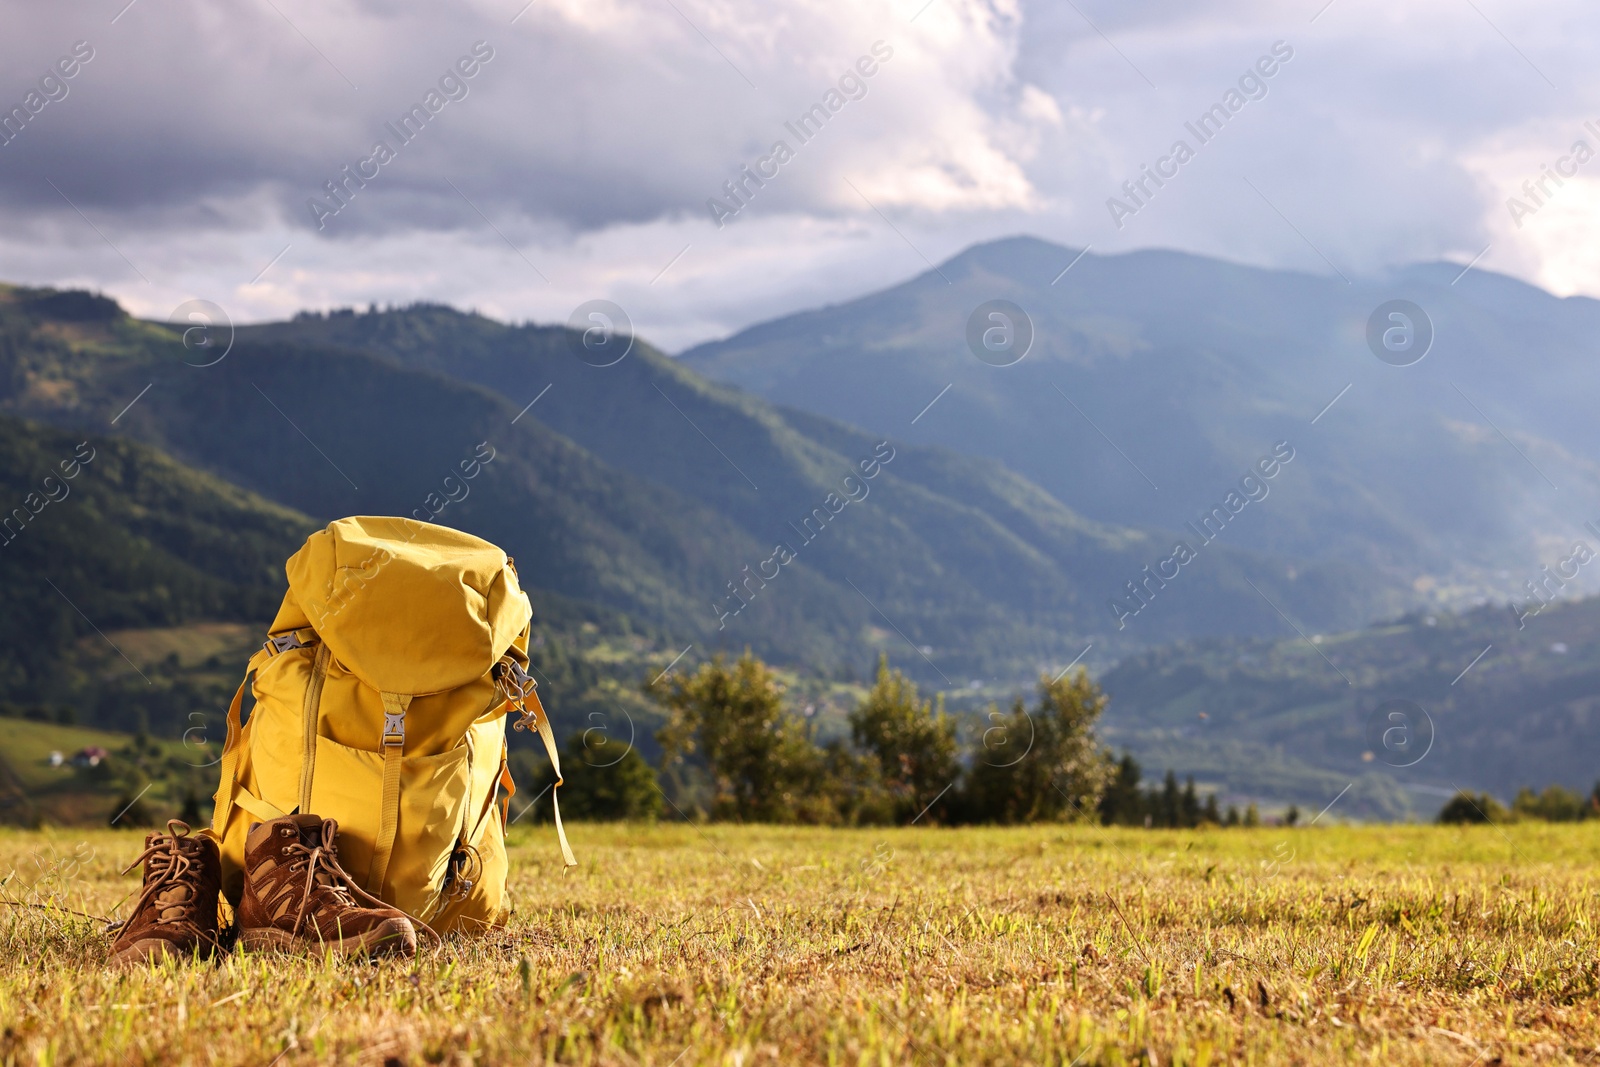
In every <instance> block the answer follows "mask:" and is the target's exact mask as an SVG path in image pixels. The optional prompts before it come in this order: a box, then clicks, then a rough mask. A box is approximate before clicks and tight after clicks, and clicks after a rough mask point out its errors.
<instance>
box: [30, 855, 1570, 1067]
mask: <svg viewBox="0 0 1600 1067" xmlns="http://www.w3.org/2000/svg"><path fill="white" fill-rule="evenodd" d="M572 838H573V844H574V847H575V848H576V849H577V850H578V853H579V860H580V863H581V866H580V867H578V868H577V869H575V870H574V871H572V872H570V873H568V874H566V875H565V876H563V875H562V873H561V871H560V863H559V858H558V856H557V853H556V850H555V842H554V840H553V835H552V833H551V831H549V830H548V829H545V828H529V829H523V828H518V829H517V830H516V831H515V837H514V845H515V848H514V869H513V876H512V877H513V886H512V889H513V891H514V894H515V898H516V902H517V912H516V916H515V918H514V919H513V921H512V923H511V925H510V926H509V928H507V929H506V930H505V931H503V932H501V933H498V934H496V935H494V936H490V937H487V938H484V939H481V940H467V941H449V942H447V943H446V944H445V945H444V946H442V947H440V948H436V949H432V950H425V951H424V952H423V953H422V954H421V955H420V956H419V957H418V958H417V959H416V960H414V961H409V962H398V961H397V962H389V963H382V964H376V965H374V964H367V963H337V962H327V961H323V960H320V959H317V960H298V959H284V958H263V957H242V958H241V957H233V958H229V959H225V960H223V961H221V962H219V963H216V964H206V965H184V966H176V967H167V968H162V969H151V970H143V971H138V972H134V973H131V974H119V973H117V972H113V971H111V970H108V969H107V968H106V967H105V966H104V960H105V957H106V947H107V941H106V939H105V938H104V937H103V936H102V935H101V934H100V932H99V926H98V925H97V924H95V923H92V922H90V921H87V920H82V919H77V918H75V917H73V916H71V915H66V914H63V913H60V912H58V911H49V910H38V909H26V908H14V907H13V908H0V913H4V914H0V923H3V934H0V1061H3V1062H4V1063H7V1064H11V1063H18V1064H22V1063H27V1064H32V1063H40V1064H49V1063H75V1062H112V1063H124V1062H131V1063H160V1064H177V1063H227V1064H236V1063H254V1064H268V1063H272V1062H276V1063H278V1064H293V1063H311V1062H323V1061H340V1062H354V1063H374V1064H387V1063H404V1064H420V1063H482V1064H488V1063H495V1064H497V1063H528V1062H561V1063H607V1064H612V1063H614V1064H654V1065H659V1067H666V1065H669V1064H677V1065H688V1064H740V1065H754V1064H762V1063H782V1064H790V1063H828V1064H883V1063H915V1064H926V1065H933V1064H946V1063H1014V1064H1082V1065H1089V1064H1132V1063H1154V1064H1163V1065H1166V1064H1189V1065H1199V1064H1206V1063H1211V1064H1221V1063H1245V1064H1266V1063H1304V1064H1328V1063H1372V1064H1461V1065H1467V1064H1525V1063H1526V1064H1532V1063H1539V1064H1548V1063H1594V1062H1597V1061H1600V1005H1597V999H1596V998H1597V991H1600V941H1597V936H1596V922H1597V921H1600V901H1597V893H1600V879H1597V877H1596V875H1597V860H1600V825H1596V824H1594V823H1584V824H1576V825H1564V826H1555V825H1548V824H1518V825H1513V826H1507V827H1503V828H1497V827H1476V828H1462V829H1455V828H1435V827H1388V828H1386V827H1317V828H1311V829H1300V830H1284V829H1272V828H1267V829H1260V830H1229V831H1210V832H1207V831H1191V832H1162V831H1142V830H1102V829H1099V828H1096V827H1034V828H1028V829H1017V830H983V829H964V830H941V829H919V828H913V829H895V830H861V831H838V830H812V829H780V828H763V827H729V826H713V827H705V828H699V827H694V826H687V825H683V824H672V825H660V826H653V827H643V826H575V827H572ZM138 844H139V838H137V837H136V836H135V835H133V834H126V833H121V834H119V833H116V832H112V831H93V832H90V833H87V834H84V833H81V832H71V831H55V832H40V833H28V832H20V831H12V832H5V833H0V871H5V870H12V869H13V868H15V872H16V873H15V874H14V875H13V877H12V880H11V881H10V882H9V883H8V884H7V885H6V886H5V887H4V889H0V893H4V894H6V895H9V896H11V898H12V899H14V900H17V899H25V896H24V895H25V894H26V893H27V892H28V886H27V884H25V883H28V882H30V881H31V880H36V879H37V878H38V875H39V872H40V870H41V869H43V870H49V869H50V868H49V864H50V863H51V862H54V863H56V864H57V867H56V868H55V869H54V876H53V877H52V878H50V879H48V880H46V881H45V882H43V883H41V884H40V885H38V886H37V887H36V892H37V893H38V894H40V895H52V896H53V898H54V899H55V900H57V901H58V902H60V903H63V904H64V905H65V906H67V907H70V908H74V909H79V910H82V911H87V912H93V913H97V914H101V915H108V914H111V913H112V912H113V911H114V909H116V908H117V907H118V904H119V902H120V901H126V900H127V899H128V897H129V894H130V893H131V892H132V891H133V890H135V889H136V882H135V880H134V876H132V875H129V876H127V877H121V876H119V875H118V874H117V871H118V869H119V868H120V867H121V866H122V865H123V864H125V863H126V862H127V861H128V860H130V859H131V858H132V857H133V856H134V855H135V854H136V852H137V849H138ZM41 864H44V866H43V867H42V868H41Z"/></svg>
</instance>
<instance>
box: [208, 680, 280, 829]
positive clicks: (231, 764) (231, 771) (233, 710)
mask: <svg viewBox="0 0 1600 1067" xmlns="http://www.w3.org/2000/svg"><path fill="white" fill-rule="evenodd" d="M266 661H267V653H266V652H265V651H264V650H263V651H261V652H257V653H256V654H255V655H253V656H251V657H250V662H249V664H248V665H246V667H245V669H244V679H243V680H242V681H240V682H239V688H238V690H237V691H236V692H235V693H234V694H233V703H232V704H230V705H228V734H227V739H226V740H225V741H223V743H222V773H221V775H220V779H219V781H218V782H217V792H216V794H215V795H214V796H213V797H212V801H213V802H214V804H215V807H214V808H213V809H212V810H213V814H212V816H211V825H212V828H213V829H214V830H215V831H216V832H217V833H218V834H222V833H225V832H226V831H227V829H228V816H229V815H231V814H233V802H234V796H235V794H236V793H237V792H238V786H239V735H240V732H241V730H242V729H243V728H242V727H241V726H240V725H239V713H240V710H241V709H242V708H243V707H244V687H245V686H247V685H249V684H250V676H251V675H252V674H254V673H255V672H256V671H257V670H259V669H260V668H261V665H262V664H263V663H265V662H266Z"/></svg>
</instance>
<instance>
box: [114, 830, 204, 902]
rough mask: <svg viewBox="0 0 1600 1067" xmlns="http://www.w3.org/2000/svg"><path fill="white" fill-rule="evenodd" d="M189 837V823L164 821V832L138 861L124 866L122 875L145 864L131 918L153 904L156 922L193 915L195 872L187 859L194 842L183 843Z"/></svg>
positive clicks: (196, 896) (154, 839) (151, 843)
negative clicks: (141, 890)
mask: <svg viewBox="0 0 1600 1067" xmlns="http://www.w3.org/2000/svg"><path fill="white" fill-rule="evenodd" d="M188 836H189V824H188V823H185V822H180V821H179V820H177V819H169V820H167V832H166V833H165V834H158V835H157V836H156V837H154V838H153V839H152V840H151V842H150V844H149V845H148V846H147V847H146V848H145V850H144V852H143V853H142V854H141V855H140V856H139V858H138V859H136V860H134V861H133V862H132V863H130V864H128V866H127V867H126V868H124V869H123V871H122V873H123V874H127V873H128V872H129V871H131V870H133V869H134V868H135V867H138V866H139V865H140V864H142V863H148V866H147V867H145V873H144V891H143V892H142V893H140V894H139V899H138V901H137V902H135V904H134V905H133V911H132V912H131V914H132V915H135V916H137V915H139V914H141V913H142V912H143V911H144V909H145V906H146V905H148V904H151V903H152V902H153V903H154V904H155V921H156V922H157V923H181V922H185V921H187V920H189V919H191V918H193V916H194V907H195V902H196V900H197V898H198V894H197V893H196V892H195V885H194V883H195V882H196V881H198V877H197V875H198V872H197V871H196V869H195V864H194V861H193V860H192V859H191V858H190V855H189V854H190V852H191V851H192V848H190V847H188V846H189V845H192V844H195V843H197V842H184V839H185V838H187V837H188Z"/></svg>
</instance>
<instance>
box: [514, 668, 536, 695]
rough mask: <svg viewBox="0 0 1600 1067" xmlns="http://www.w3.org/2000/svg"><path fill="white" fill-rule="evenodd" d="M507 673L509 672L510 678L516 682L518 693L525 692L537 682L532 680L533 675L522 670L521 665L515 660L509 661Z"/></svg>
mask: <svg viewBox="0 0 1600 1067" xmlns="http://www.w3.org/2000/svg"><path fill="white" fill-rule="evenodd" d="M509 673H510V674H511V680H512V681H513V682H515V683H516V684H517V692H518V693H519V694H526V693H527V691H528V690H529V689H530V688H532V687H533V686H535V685H537V684H538V683H537V682H535V681H534V680H533V675H531V674H529V673H528V672H527V671H525V670H523V669H522V665H521V664H520V663H518V662H517V661H516V660H512V661H511V664H510V672H509Z"/></svg>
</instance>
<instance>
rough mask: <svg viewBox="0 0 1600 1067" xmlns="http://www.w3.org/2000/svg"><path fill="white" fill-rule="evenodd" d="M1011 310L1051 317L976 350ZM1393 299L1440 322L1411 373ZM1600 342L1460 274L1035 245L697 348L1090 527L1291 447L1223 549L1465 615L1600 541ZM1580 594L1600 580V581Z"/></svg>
mask: <svg viewBox="0 0 1600 1067" xmlns="http://www.w3.org/2000/svg"><path fill="white" fill-rule="evenodd" d="M997 299H999V300H1007V301H1010V302H1012V303H1013V304H1015V305H1017V306H1019V307H1020V308H1021V309H1022V311H1023V312H1024V313H1025V315H1026V317H1027V320H1028V321H1031V325H1032V334H1033V341H1032V345H1031V348H1030V349H1029V350H1028V351H1027V353H1026V355H1025V356H1023V357H1022V358H1021V359H1020V361H1018V362H1015V363H1014V364H1012V365H1009V366H994V365H991V363H989V362H984V361H981V360H979V359H978V358H976V357H975V356H974V354H973V352H972V351H971V350H969V346H968V344H967V340H966V334H967V329H968V319H969V316H970V315H971V314H972V313H974V312H975V311H976V310H977V309H978V308H979V306H980V305H982V304H984V303H985V302H987V301H992V300H997ZM1395 300H1407V301H1410V302H1412V303H1413V304H1414V305H1416V306H1417V307H1418V308H1420V315H1417V314H1415V313H1411V314H1412V317H1413V318H1416V319H1417V321H1416V322H1414V323H1412V327H1413V328H1414V330H1415V331H1416V334H1415V336H1414V338H1413V339H1414V340H1415V341H1416V342H1417V345H1418V348H1417V350H1415V351H1412V352H1410V353H1408V354H1407V356H1406V357H1405V359H1406V360H1410V359H1412V358H1413V357H1420V358H1417V360H1416V361H1415V362H1412V363H1411V364H1410V365H1408V366H1396V365H1394V363H1395V362H1397V361H1396V360H1394V359H1392V358H1391V359H1382V358H1379V356H1378V354H1377V353H1378V351H1379V349H1378V348H1373V347H1372V346H1371V344H1370V343H1369V339H1368V338H1369V332H1370V326H1369V324H1370V321H1371V320H1374V319H1375V318H1377V319H1380V320H1381V322H1380V323H1379V325H1380V326H1381V327H1382V328H1383V329H1387V328H1389V327H1390V326H1391V325H1393V324H1394V322H1396V321H1398V320H1390V319H1389V318H1388V317H1387V314H1388V313H1384V314H1381V315H1380V314H1379V312H1380V311H1381V309H1383V308H1384V307H1385V306H1386V305H1388V304H1390V302H1391V301H1395ZM1020 328H1021V327H1020V326H1019V329H1020ZM1597 330H1600V303H1597V302H1596V301H1594V300H1590V299H1588V298H1584V297H1571V298H1567V299H1560V298H1557V297H1554V296H1552V295H1551V294H1549V293H1546V292H1543V291H1541V290H1539V289H1536V288H1533V287H1531V286H1528V285H1526V284H1524V283H1522V282H1519V281H1516V280H1514V279H1511V278H1508V277H1505V276H1502V275H1496V274H1491V273H1488V272H1485V271H1482V270H1468V271H1463V270H1462V269H1461V268H1459V267H1456V266H1453V265H1450V264H1426V265H1418V266H1413V267H1409V268H1405V269H1401V270H1397V271H1394V272H1393V273H1391V274H1389V275H1386V276H1384V277H1380V278H1374V279H1356V280H1347V279H1343V278H1341V277H1328V276H1316V275H1310V274H1302V273H1296V272H1292V271H1281V270H1264V269H1258V268H1252V267H1244V266H1238V265H1234V264H1229V263H1223V262H1219V261H1217V260H1213V259H1206V258H1202V257H1197V256H1192V255H1186V254H1182V253H1177V252H1169V251H1141V252H1132V253H1127V254H1123V255H1098V254H1095V253H1093V252H1090V251H1088V250H1084V249H1071V248H1063V247H1060V246H1058V245H1053V244H1050V243H1047V242H1044V241H1039V240H1035V239H1032V238H1015V239H1009V240H1003V241H997V242H993V243H989V244H984V245H979V246H976V247H974V248H971V249H969V250H967V251H966V252H963V253H962V254H960V255H958V256H956V257H954V258H953V259H951V260H949V261H947V262H945V263H942V264H940V265H939V266H938V267H936V268H935V269H933V270H930V271H928V272H926V273H924V274H921V275H918V276H917V277H915V278H912V279H910V280H908V281H906V282H904V283H902V284H899V285H896V286H893V287H891V288H888V289H885V290H883V291H881V292H877V293H873V294H870V295H867V296H863V297H861V298H859V299H857V300H853V301H850V302H848V303H844V304H840V305H836V306H831V307H824V308H819V309H816V310H812V311H806V312H802V313H799V314H795V315H790V316H787V317H785V318H780V319H777V320H774V321H771V322H765V323H761V324H759V325H756V326H752V327H750V328H749V329H746V330H742V331H740V332H738V333H736V334H735V335H733V336H732V337H729V338H727V339H725V340H721V341H717V342H713V343H708V344H703V345H699V346H697V347H695V348H693V349H691V350H689V351H687V352H684V353H683V354H682V355H681V357H680V359H681V362H683V363H684V364H686V365H688V366H690V367H692V368H694V369H695V370H696V371H698V372H700V373H702V374H705V375H706V376H708V377H711V378H714V379H716V380H719V381H724V382H728V383H729V384H733V385H737V386H739V387H740V388H743V389H747V390H750V391H751V392H754V393H757V394H759V395H762V396H765V397H767V398H768V399H770V400H773V401H776V402H781V403H784V404H789V405H793V406H795V407H800V408H804V409H806V410H808V411H812V412H815V413H817V414H819V415H823V416H826V417H830V418H834V419H839V420H841V421H844V422H847V423H850V424H852V425H856V426H861V427H864V428H867V429H869V430H872V431H876V432H881V433H893V434H896V435H898V436H899V437H901V438H903V439H904V440H906V441H908V442H912V443H916V444H923V445H932V446H939V447H944V448H949V449H952V450H954V451H957V452H960V453H962V454H964V455H970V456H987V457H990V458H993V459H997V460H999V461H1001V462H1003V463H1004V464H1005V465H1006V466H1007V467H1008V468H1010V469H1011V470H1013V471H1016V472H1017V473H1018V474H1019V475H1021V476H1023V477H1026V478H1028V479H1029V480H1030V481H1032V482H1033V483H1034V484H1036V485H1038V486H1040V487H1041V488H1043V489H1044V490H1045V491H1047V492H1049V493H1050V494H1051V495H1053V496H1054V497H1056V498H1057V499H1059V500H1062V501H1065V502H1068V503H1070V505H1071V506H1072V508H1073V509H1074V510H1075V511H1077V512H1078V513H1079V514H1081V515H1083V516H1084V517H1085V518H1087V519H1089V520H1092V521H1098V522H1106V523H1115V524H1120V525H1128V526H1135V527H1138V528H1141V529H1165V530H1170V531H1174V532H1178V533H1183V532H1184V531H1186V530H1187V529H1188V528H1189V526H1188V524H1190V523H1197V522H1198V519H1199V518H1200V517H1201V516H1202V515H1203V514H1206V513H1208V512H1209V511H1210V510H1211V509H1212V508H1213V506H1214V505H1215V504H1216V503H1217V501H1218V500H1219V499H1220V498H1222V497H1223V496H1224V495H1225V494H1226V493H1227V492H1229V491H1230V490H1232V489H1233V488H1235V486H1236V484H1237V483H1238V481H1239V479H1240V476H1241V472H1244V471H1247V470H1248V469H1249V467H1250V465H1251V464H1252V463H1253V462H1254V461H1255V459H1256V458H1257V457H1258V456H1259V455H1260V454H1261V453H1263V452H1265V451H1267V450H1268V449H1269V448H1271V446H1272V445H1273V443H1274V442H1278V441H1287V442H1290V443H1291V444H1292V446H1293V448H1294V449H1295V451H1296V455H1297V459H1296V460H1295V463H1294V465H1293V467H1292V468H1291V469H1288V470H1286V471H1285V472H1284V474H1283V476H1282V477H1281V478H1279V479H1278V480H1277V482H1276V484H1274V485H1272V486H1271V487H1270V497H1269V498H1268V499H1266V500H1263V501H1262V502H1261V503H1260V504H1259V505H1256V504H1252V505H1251V507H1250V509H1249V510H1248V511H1247V512H1245V513H1243V514H1241V515H1240V516H1239V520H1238V521H1237V522H1235V523H1232V524H1230V525H1229V527H1228V529H1227V531H1226V533H1225V534H1224V535H1223V537H1222V538H1221V540H1222V542H1223V543H1226V544H1230V545H1233V546H1236V547H1240V548H1248V549H1251V550H1254V551H1258V552H1265V553H1271V554H1275V555H1277V556H1279V557H1280V558H1281V559H1282V560H1283V561H1284V563H1283V566H1285V567H1288V568H1292V569H1294V570H1295V571H1300V570H1301V569H1302V566H1303V564H1302V562H1299V561H1316V562H1319V563H1321V564H1323V565H1327V564H1329V563H1332V562H1334V561H1340V562H1344V563H1348V564H1350V565H1352V566H1354V567H1357V568H1360V569H1361V570H1362V571H1364V572H1368V573H1373V574H1378V575H1382V576H1383V580H1384V581H1386V582H1387V583H1389V584H1390V585H1391V587H1392V588H1393V590H1394V592H1395V594H1396V596H1397V597H1399V598H1400V599H1408V598H1409V599H1412V600H1414V601H1415V602H1417V603H1429V602H1433V603H1436V604H1442V605H1456V606H1463V605H1470V604H1471V603H1474V602H1476V601H1478V600H1479V599H1480V598H1500V599H1505V598H1507V597H1512V596H1517V597H1524V598H1525V597H1526V596H1527V594H1526V592H1525V591H1524V589H1523V583H1524V582H1525V581H1528V580H1531V579H1534V578H1536V577H1538V574H1539V568H1540V567H1541V566H1544V565H1546V564H1552V565H1553V564H1555V563H1556V562H1557V561H1558V560H1559V559H1561V558H1563V557H1564V556H1565V555H1567V551H1568V550H1569V549H1570V547H1571V544H1572V541H1573V539H1574V538H1578V537H1585V536H1588V537H1591V539H1592V538H1593V535H1590V534H1586V533H1585V528H1584V525H1583V524H1584V523H1585V522H1586V521H1589V520H1594V519H1600V466H1597V465H1596V463H1595V462H1594V460H1593V459H1592V458H1591V457H1593V456H1595V455H1596V453H1597V450H1600V423H1597V422H1596V421H1595V419H1594V418H1593V417H1592V413H1591V411H1590V409H1589V406H1588V402H1587V400H1586V398H1587V397H1588V396H1590V395H1592V389H1591V388H1590V387H1591V386H1592V385H1593V383H1594V382H1595V380H1596V370H1595V365H1594V362H1593V356H1592V353H1593V344H1594V341H1593V339H1594V337H1595V334H1596V331H1597ZM1377 336H1378V337H1380V338H1381V336H1382V329H1380V330H1379V332H1378V334H1377ZM1397 337H1398V335H1397ZM1399 340H1400V341H1402V342H1403V341H1404V340H1406V338H1403V337H1400V338H1399ZM935 398H937V402H936V403H934V404H933V406H932V407H931V408H928V409H927V410H923V409H924V407H925V405H928V404H929V403H930V401H934V400H935ZM1580 584H1582V585H1583V587H1584V588H1586V589H1588V590H1590V591H1594V590H1596V589H1600V583H1597V582H1596V580H1595V576H1594V575H1584V576H1582V578H1581V579H1580ZM1280 606H1282V605H1280ZM1288 614H1290V615H1293V614H1294V612H1293V611H1289V612H1288ZM1157 615H1158V613H1157V612H1149V613H1143V614H1141V615H1140V616H1139V617H1138V619H1137V621H1136V625H1137V626H1138V627H1140V628H1142V627H1144V626H1146V625H1147V623H1148V622H1149V621H1150V620H1151V618H1152V617H1155V616H1157ZM1301 621H1302V622H1304V621H1305V620H1301ZM1219 622H1221V625H1219V629H1222V630H1229V631H1232V632H1238V630H1239V629H1240V627H1239V626H1238V625H1237V620H1226V621H1221V620H1219ZM1134 625H1135V623H1133V622H1130V623H1129V626H1130V627H1133V626H1134ZM1280 625H1281V620H1280ZM1280 632H1282V631H1280Z"/></svg>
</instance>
